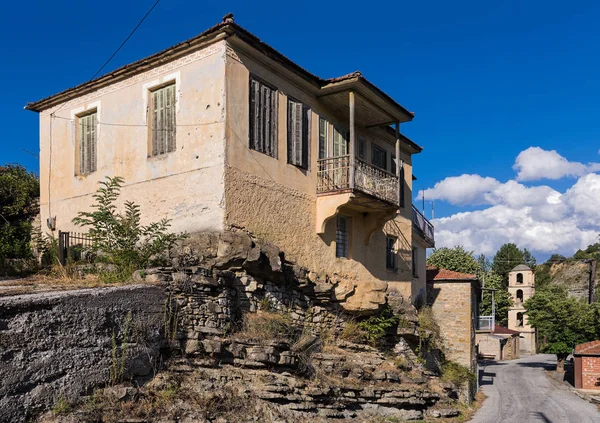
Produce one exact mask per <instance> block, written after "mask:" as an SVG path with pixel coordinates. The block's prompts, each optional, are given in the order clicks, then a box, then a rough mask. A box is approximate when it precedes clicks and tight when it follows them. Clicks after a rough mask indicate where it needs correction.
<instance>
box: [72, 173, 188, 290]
mask: <svg viewBox="0 0 600 423" xmlns="http://www.w3.org/2000/svg"><path fill="white" fill-rule="evenodd" d="M123 182H124V180H123V178H121V177H119V176H115V177H114V178H111V177H107V178H106V180H105V181H103V182H100V185H101V186H100V188H98V190H97V191H96V194H94V200H95V203H94V204H93V205H92V209H94V211H90V212H79V213H78V216H77V217H76V218H74V219H73V223H75V224H76V225H79V226H82V227H87V228H89V231H88V234H89V236H90V237H91V238H92V243H93V244H92V245H93V246H92V250H93V252H94V253H96V255H97V257H98V260H99V261H101V262H105V263H108V264H109V265H112V266H113V270H107V271H104V272H103V273H104V276H105V277H104V278H103V279H105V280H106V281H107V282H112V281H114V280H123V278H125V279H127V278H129V276H131V274H132V273H133V272H134V271H135V270H137V269H142V268H145V267H148V266H149V265H152V264H159V263H160V262H161V261H164V260H165V257H164V254H165V252H166V251H168V249H169V248H171V247H172V246H173V244H175V242H177V241H178V240H179V239H181V238H183V236H184V235H182V234H180V235H175V234H172V233H169V232H168V228H169V227H170V220H169V219H162V220H160V221H159V222H154V223H150V224H149V225H147V226H143V225H142V224H141V212H140V207H139V206H138V205H137V204H135V203H133V202H131V201H125V203H124V212H123V213H119V212H118V211H117V206H116V202H117V200H118V199H119V195H120V193H121V187H122V186H123ZM107 274H108V275H107ZM101 276H103V275H102V273H101Z"/></svg>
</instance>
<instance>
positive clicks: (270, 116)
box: [249, 77, 277, 158]
mask: <svg viewBox="0 0 600 423" xmlns="http://www.w3.org/2000/svg"><path fill="white" fill-rule="evenodd" d="M249 123H250V125H249V129H250V130H249V134H250V148H251V149H253V150H256V151H259V152H261V153H264V154H266V155H268V156H271V157H275V158H276V157H277V90H276V89H275V88H273V87H270V86H268V85H266V84H265V83H263V82H261V81H259V80H257V79H255V78H253V77H250V122H249Z"/></svg>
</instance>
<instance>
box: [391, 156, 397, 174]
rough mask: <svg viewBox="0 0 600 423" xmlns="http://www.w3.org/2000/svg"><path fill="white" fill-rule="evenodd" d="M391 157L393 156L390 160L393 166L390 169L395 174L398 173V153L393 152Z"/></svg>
mask: <svg viewBox="0 0 600 423" xmlns="http://www.w3.org/2000/svg"><path fill="white" fill-rule="evenodd" d="M391 157H392V160H391V161H390V166H391V169H390V171H391V172H392V174H394V175H395V174H396V155H395V154H392V155H391Z"/></svg>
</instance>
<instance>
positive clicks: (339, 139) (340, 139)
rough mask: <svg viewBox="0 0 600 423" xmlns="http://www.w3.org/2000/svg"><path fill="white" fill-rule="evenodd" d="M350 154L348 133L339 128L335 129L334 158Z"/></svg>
mask: <svg viewBox="0 0 600 423" xmlns="http://www.w3.org/2000/svg"><path fill="white" fill-rule="evenodd" d="M346 154H348V133H347V131H346V130H345V129H343V128H340V127H338V126H334V127H333V157H340V156H345V155H346Z"/></svg>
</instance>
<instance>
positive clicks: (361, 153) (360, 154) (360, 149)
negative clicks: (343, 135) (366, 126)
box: [358, 137, 367, 160]
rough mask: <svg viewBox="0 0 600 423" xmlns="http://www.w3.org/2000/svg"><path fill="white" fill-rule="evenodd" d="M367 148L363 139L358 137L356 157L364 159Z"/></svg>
mask: <svg viewBox="0 0 600 423" xmlns="http://www.w3.org/2000/svg"><path fill="white" fill-rule="evenodd" d="M366 148H367V142H366V141H365V139H364V138H363V137H358V157H359V158H361V159H363V160H364V159H365V150H366Z"/></svg>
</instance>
